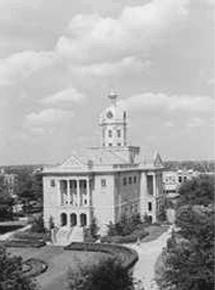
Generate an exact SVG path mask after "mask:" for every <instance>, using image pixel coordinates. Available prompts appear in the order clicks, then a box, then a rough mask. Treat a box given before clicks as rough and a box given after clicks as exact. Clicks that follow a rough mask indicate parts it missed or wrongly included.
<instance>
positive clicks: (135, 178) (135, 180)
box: [134, 175, 137, 183]
mask: <svg viewBox="0 0 215 290" xmlns="http://www.w3.org/2000/svg"><path fill="white" fill-rule="evenodd" d="M136 182H137V176H136V175H135V176H134V183H136Z"/></svg>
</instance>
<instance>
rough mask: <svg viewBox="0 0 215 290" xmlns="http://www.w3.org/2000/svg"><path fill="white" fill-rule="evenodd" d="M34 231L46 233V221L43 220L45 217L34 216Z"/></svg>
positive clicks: (32, 228)
mask: <svg viewBox="0 0 215 290" xmlns="http://www.w3.org/2000/svg"><path fill="white" fill-rule="evenodd" d="M31 231H32V232H36V233H44V232H45V227H44V222H43V217H42V215H40V216H39V217H38V218H34V220H33V223H32V227H31Z"/></svg>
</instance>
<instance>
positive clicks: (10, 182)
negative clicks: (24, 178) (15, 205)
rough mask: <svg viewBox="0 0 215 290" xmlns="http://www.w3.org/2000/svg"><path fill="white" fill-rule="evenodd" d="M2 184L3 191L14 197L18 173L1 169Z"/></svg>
mask: <svg viewBox="0 0 215 290" xmlns="http://www.w3.org/2000/svg"><path fill="white" fill-rule="evenodd" d="M0 176H1V180H2V186H3V187H4V189H5V192H6V193H7V194H8V195H10V196H11V197H13V198H15V197H16V192H15V191H16V187H17V184H18V175H17V174H14V173H10V174H8V173H5V171H4V169H3V168H2V169H1V172H0Z"/></svg>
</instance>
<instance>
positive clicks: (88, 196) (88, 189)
mask: <svg viewBox="0 0 215 290" xmlns="http://www.w3.org/2000/svg"><path fill="white" fill-rule="evenodd" d="M86 182H87V204H86V206H88V205H90V179H89V178H87V180H86Z"/></svg>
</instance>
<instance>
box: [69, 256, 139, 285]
mask: <svg viewBox="0 0 215 290" xmlns="http://www.w3.org/2000/svg"><path fill="white" fill-rule="evenodd" d="M68 284H69V289H71V290H74V289H75V290H131V289H133V288H132V285H133V281H132V276H131V273H129V270H127V269H125V268H123V267H122V265H121V263H120V262H119V261H117V260H114V259H113V258H109V259H105V260H103V261H101V262H99V263H98V264H97V265H93V266H88V267H84V268H79V269H78V271H76V272H74V271H71V272H69V279H68Z"/></svg>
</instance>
